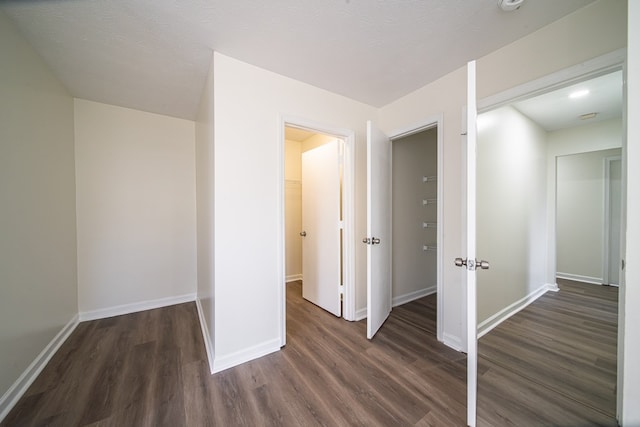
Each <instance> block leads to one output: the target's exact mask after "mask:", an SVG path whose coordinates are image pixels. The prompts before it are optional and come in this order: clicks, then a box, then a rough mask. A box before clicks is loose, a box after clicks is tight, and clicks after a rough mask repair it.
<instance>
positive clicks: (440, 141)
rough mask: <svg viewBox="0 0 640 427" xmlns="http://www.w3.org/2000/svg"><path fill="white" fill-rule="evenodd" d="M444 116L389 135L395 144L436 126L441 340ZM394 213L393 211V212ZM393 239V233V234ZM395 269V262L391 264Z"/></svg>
mask: <svg viewBox="0 0 640 427" xmlns="http://www.w3.org/2000/svg"><path fill="white" fill-rule="evenodd" d="M443 118H444V115H443V114H442V113H441V114H436V115H433V116H429V117H425V118H424V119H422V120H420V121H418V122H416V123H413V124H412V125H409V126H405V127H402V128H399V129H396V130H393V131H392V132H390V133H389V134H388V135H387V136H388V137H389V140H390V141H391V144H393V143H394V142H395V141H396V140H398V139H401V138H404V137H407V136H411V135H415V134H416V133H420V132H422V131H426V130H429V129H433V128H436V138H437V144H438V183H437V190H436V193H437V194H436V198H437V199H438V203H437V207H436V209H437V214H436V222H437V227H436V245H437V247H438V249H437V252H436V301H437V310H436V338H437V339H438V341H440V342H444V336H443V335H444V332H443V331H444V287H443V269H444V226H443V223H442V221H443V219H444V191H443V189H444V183H443V177H444V174H443V166H444V138H443V133H444V132H443V129H444V128H443V125H442V123H443ZM391 176H392V177H393V166H392V167H391ZM392 215H393V212H392ZM391 238H392V239H393V234H392V235H391ZM391 269H392V271H393V263H392V264H391Z"/></svg>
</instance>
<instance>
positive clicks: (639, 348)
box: [620, 0, 640, 427]
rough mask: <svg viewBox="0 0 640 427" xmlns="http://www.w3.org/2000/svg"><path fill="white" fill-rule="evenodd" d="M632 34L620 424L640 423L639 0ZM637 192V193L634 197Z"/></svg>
mask: <svg viewBox="0 0 640 427" xmlns="http://www.w3.org/2000/svg"><path fill="white" fill-rule="evenodd" d="M628 3H629V26H628V28H629V30H628V31H629V35H628V38H629V40H628V46H627V118H628V120H627V135H626V141H627V147H626V157H627V162H628V165H629V166H628V168H627V182H628V190H627V211H626V217H627V236H626V239H627V241H626V260H627V267H626V285H625V286H624V288H623V289H622V290H621V291H622V293H623V295H624V298H625V305H626V307H625V310H624V311H623V312H621V319H622V320H623V322H622V323H621V326H620V327H621V336H624V347H623V348H622V352H623V353H624V367H623V369H624V381H623V382H622V384H621V387H620V391H621V394H622V396H623V398H624V406H623V408H622V419H621V425H623V426H627V427H631V426H636V425H640V405H638V402H640V364H639V363H638V355H640V334H639V333H638V330H637V329H636V326H637V325H639V324H640V310H638V307H640V286H638V285H639V284H640V264H639V263H638V260H640V221H638V218H640V197H637V185H638V183H640V121H639V120H637V118H638V117H640V78H639V76H640V3H639V2H637V1H635V0H629V2H628ZM634 195H636V196H634Z"/></svg>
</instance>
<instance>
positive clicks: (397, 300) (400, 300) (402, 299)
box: [391, 285, 438, 307]
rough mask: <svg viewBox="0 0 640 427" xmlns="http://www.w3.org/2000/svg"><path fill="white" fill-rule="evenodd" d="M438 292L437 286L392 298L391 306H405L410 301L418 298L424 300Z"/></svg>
mask: <svg viewBox="0 0 640 427" xmlns="http://www.w3.org/2000/svg"><path fill="white" fill-rule="evenodd" d="M437 291H438V287H437V285H433V286H429V287H428V288H424V289H419V290H417V291H413V292H409V293H408V294H404V295H398V296H397V297H393V299H392V300H391V305H392V306H393V307H397V306H399V305H403V304H406V303H408V302H411V301H415V300H417V299H420V298H424V297H426V296H427V295H431V294H435V293H436V292H437Z"/></svg>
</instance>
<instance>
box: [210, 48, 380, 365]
mask: <svg viewBox="0 0 640 427" xmlns="http://www.w3.org/2000/svg"><path fill="white" fill-rule="evenodd" d="M213 64H214V72H213V75H214V81H215V84H214V98H215V108H214V115H215V153H214V159H215V189H214V197H215V214H214V218H215V219H214V221H215V247H216V252H215V295H216V301H215V326H216V333H215V348H216V360H215V362H214V369H216V370H219V369H224V368H225V367H228V366H232V365H234V364H237V363H241V362H242V361H245V360H248V359H251V358H254V357H258V356H260V355H263V354H266V353H268V352H270V351H274V350H276V349H278V348H279V346H280V342H281V341H280V339H281V326H282V325H281V324H280V322H279V319H280V318H281V312H282V311H281V309H282V306H281V304H282V300H281V299H280V298H279V297H278V295H280V294H281V292H282V290H283V289H282V286H283V284H282V283H280V282H279V279H278V278H279V276H280V274H284V271H283V270H282V269H283V268H284V265H280V264H279V261H278V254H279V253H280V250H281V248H280V247H279V242H280V241H281V236H282V235H281V234H280V233H282V232H283V226H284V224H283V223H282V206H280V205H279V203H278V200H281V197H284V195H283V194H281V192H282V190H281V189H282V179H283V175H281V174H280V172H279V171H280V170H282V167H283V165H282V162H283V157H284V149H283V142H282V141H283V138H284V135H282V134H281V133H282V130H281V120H282V115H288V116H296V117H301V118H305V119H307V120H313V121H315V122H318V123H321V124H326V125H327V126H330V127H337V128H342V129H351V130H354V131H355V133H356V152H355V156H356V159H355V161H356V170H357V173H358V176H357V177H356V183H355V186H356V207H357V212H356V230H355V235H356V236H358V237H359V238H360V239H361V238H362V236H363V235H364V234H365V233H364V232H365V211H364V209H363V206H364V200H365V180H364V176H365V174H364V171H365V159H366V157H365V149H364V137H365V135H366V134H365V122H366V120H367V119H370V118H375V115H376V110H375V109H374V108H372V107H369V106H366V105H364V104H361V103H358V102H355V101H352V100H349V99H347V98H344V97H342V96H339V95H335V94H332V93H329V92H326V91H324V90H320V89H318V88H315V87H313V86H310V85H307V84H303V83H301V82H298V81H295V80H292V79H289V78H285V77H283V76H280V75H277V74H274V73H271V72H267V71H265V70H262V69H260V68H257V67H254V66H251V65H248V64H246V63H242V62H240V61H237V60H234V59H232V58H229V57H227V56H224V55H222V54H219V53H214V61H213ZM365 254H366V251H365V247H364V245H363V244H362V243H360V244H359V245H357V246H356V254H355V255H356V287H357V293H356V304H357V308H362V307H364V306H365V305H366V293H365V289H366V286H365V283H366V273H365ZM231 325H233V327H231Z"/></svg>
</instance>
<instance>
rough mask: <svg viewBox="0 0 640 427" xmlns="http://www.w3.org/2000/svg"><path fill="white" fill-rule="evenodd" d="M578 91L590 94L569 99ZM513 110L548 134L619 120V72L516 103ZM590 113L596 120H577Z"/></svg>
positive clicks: (620, 84) (620, 97)
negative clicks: (588, 124)
mask: <svg viewBox="0 0 640 427" xmlns="http://www.w3.org/2000/svg"><path fill="white" fill-rule="evenodd" d="M580 90H588V91H589V93H588V94H587V95H585V96H583V97H580V98H570V97H569V95H570V94H572V93H574V92H577V91H580ZM512 106H513V107H515V108H516V109H517V110H518V111H520V112H521V113H522V114H524V115H525V116H527V117H529V118H530V119H532V120H533V121H535V122H537V123H538V124H539V125H540V126H541V127H542V128H544V129H545V130H547V131H554V130H558V129H566V128H570V127H575V126H581V125H583V124H587V123H594V122H599V121H602V120H609V119H613V118H619V117H622V71H616V72H613V73H610V74H606V75H603V76H600V77H596V78H594V79H591V80H588V81H584V82H581V83H577V84H574V85H571V86H567V87H565V88H562V89H558V90H555V91H553V92H549V93H546V94H543V95H540V96H537V97H535V98H530V99H527V100H524V101H519V102H516V103H513V104H512ZM589 113H596V116H595V117H594V118H591V119H588V120H583V119H581V118H580V116H581V115H583V114H589Z"/></svg>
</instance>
